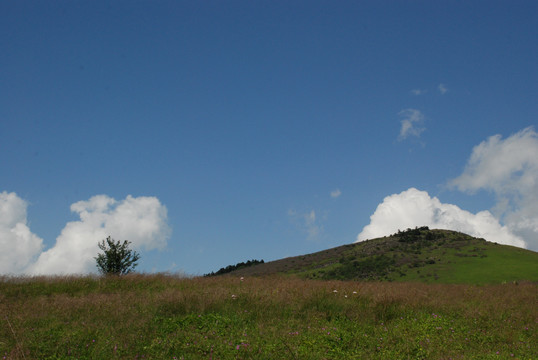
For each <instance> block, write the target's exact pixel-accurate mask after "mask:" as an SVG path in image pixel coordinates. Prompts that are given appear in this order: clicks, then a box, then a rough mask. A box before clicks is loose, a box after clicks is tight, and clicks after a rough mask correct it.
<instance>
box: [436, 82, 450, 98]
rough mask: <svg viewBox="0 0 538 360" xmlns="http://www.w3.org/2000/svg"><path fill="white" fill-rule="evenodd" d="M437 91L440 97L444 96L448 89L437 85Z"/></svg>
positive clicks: (442, 85) (443, 85)
mask: <svg viewBox="0 0 538 360" xmlns="http://www.w3.org/2000/svg"><path fill="white" fill-rule="evenodd" d="M437 89H438V90H439V92H440V93H441V95H444V94H446V93H447V92H448V88H447V87H446V85H445V84H439V86H438V87H437Z"/></svg>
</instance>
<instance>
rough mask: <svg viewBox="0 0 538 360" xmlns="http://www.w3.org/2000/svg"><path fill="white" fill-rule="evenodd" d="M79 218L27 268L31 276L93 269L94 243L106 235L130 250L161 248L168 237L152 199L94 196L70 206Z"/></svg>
mask: <svg viewBox="0 0 538 360" xmlns="http://www.w3.org/2000/svg"><path fill="white" fill-rule="evenodd" d="M71 211H72V212H74V213H77V214H78V215H79V217H80V220H78V221H72V222H69V223H67V225H66V226H65V227H64V229H63V230H62V232H61V234H60V236H58V238H57V239H56V244H55V245H54V246H53V247H52V248H51V249H49V250H47V251H45V252H43V253H41V255H40V256H39V258H38V259H37V261H36V262H35V263H34V264H32V265H31V266H30V267H29V268H28V272H29V273H32V274H72V273H87V272H91V271H93V270H95V260H94V257H95V256H96V255H97V253H98V252H99V249H98V247H97V243H98V242H99V241H101V240H103V239H105V238H106V237H107V236H112V238H113V239H115V240H125V239H126V240H129V241H131V242H132V246H133V248H144V249H146V250H151V249H156V248H157V249H162V248H163V247H164V246H165V245H166V241H167V239H168V237H169V235H170V228H169V227H168V224H167V210H166V207H165V206H164V205H162V204H161V203H160V201H159V199H157V198H156V197H146V196H141V197H136V198H135V197H132V196H131V195H129V196H127V198H125V199H124V200H121V201H116V200H115V199H113V198H111V197H109V196H106V195H97V196H94V197H92V198H90V199H89V200H87V201H79V202H76V203H74V204H73V205H71Z"/></svg>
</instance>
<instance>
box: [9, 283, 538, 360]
mask: <svg viewBox="0 0 538 360" xmlns="http://www.w3.org/2000/svg"><path fill="white" fill-rule="evenodd" d="M537 290H538V287H537V285H536V284H532V283H520V284H519V285H515V284H512V283H509V284H505V285H483V286H475V285H449V284H424V283H394V282H393V283H388V282H354V281H318V280H304V279H298V278H290V277H264V278H250V277H247V278H245V279H244V280H241V279H240V278H238V277H231V276H224V277H217V278H192V279H185V278H178V277H174V276H165V275H152V276H150V275H129V276H125V277H121V278H118V277H109V278H96V277H67V278H2V279H1V281H0V314H1V316H2V318H1V319H0V324H1V326H0V356H1V357H4V358H5V359H174V358H176V359H449V358H453V359H456V358H459V359H462V358H464V359H501V358H502V359H504V358H518V359H536V357H537V354H538V347H537V345H536V344H538V335H537V327H538V309H537V307H536V304H537V303H538V291H537Z"/></svg>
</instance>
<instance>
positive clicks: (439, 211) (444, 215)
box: [357, 188, 525, 247]
mask: <svg viewBox="0 0 538 360" xmlns="http://www.w3.org/2000/svg"><path fill="white" fill-rule="evenodd" d="M415 226H428V227H430V228H436V229H450V230H456V231H461V232H464V233H466V234H469V235H472V236H476V237H482V238H485V239H486V240H488V241H492V242H497V243H501V244H508V245H515V246H519V247H524V246H525V242H524V241H523V239H522V238H521V237H519V236H517V235H515V234H513V233H512V232H511V231H510V229H508V227H506V226H503V225H501V224H500V223H499V221H498V220H497V219H496V218H495V217H494V216H493V215H492V214H491V213H490V212H489V211H487V210H486V211H480V212H478V213H476V214H473V213H471V212H469V211H466V210H462V209H460V208H459V207H458V206H456V205H453V204H445V203H442V202H441V201H439V199H438V198H436V197H433V198H432V197H430V195H429V194H428V193H427V192H426V191H420V190H417V189H415V188H410V189H408V190H406V191H403V192H401V193H399V194H393V195H390V196H387V197H386V198H385V199H384V200H383V202H382V203H381V204H379V205H378V206H377V209H376V210H375V212H374V213H373V215H372V216H370V224H369V225H367V226H365V227H364V229H363V230H362V232H361V233H360V234H359V235H358V236H357V241H363V240H366V239H372V238H376V237H381V236H385V235H390V234H393V233H395V232H397V231H398V230H404V229H407V228H414V227H415Z"/></svg>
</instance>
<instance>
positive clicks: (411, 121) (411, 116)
mask: <svg viewBox="0 0 538 360" xmlns="http://www.w3.org/2000/svg"><path fill="white" fill-rule="evenodd" d="M398 115H400V117H402V118H403V119H402V120H401V123H402V127H401V128H400V135H399V136H398V140H404V139H406V138H407V137H409V136H416V137H419V136H420V134H421V133H422V132H423V131H424V130H425V128H424V127H422V126H421V125H422V124H423V122H424V115H423V114H422V113H421V112H420V110H417V109H404V110H402V111H400V112H399V113H398Z"/></svg>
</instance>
